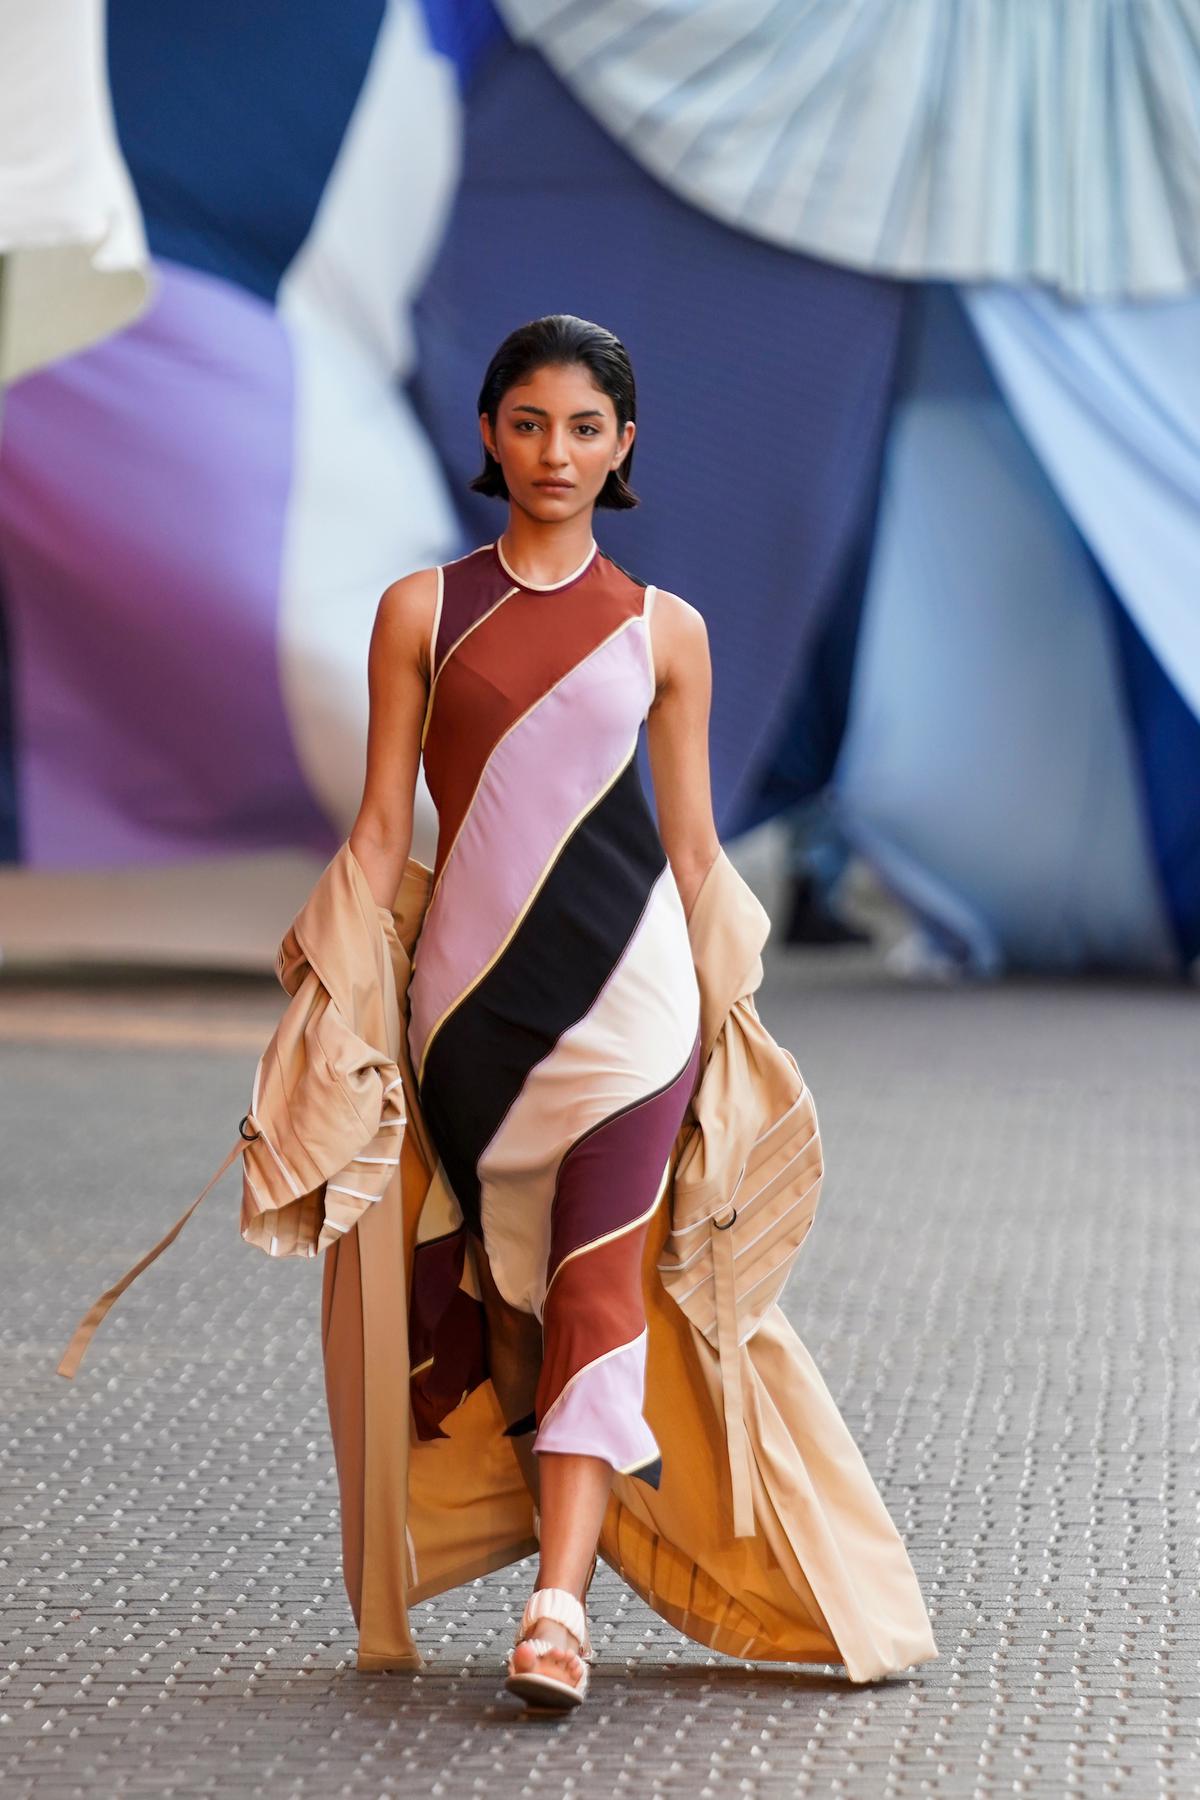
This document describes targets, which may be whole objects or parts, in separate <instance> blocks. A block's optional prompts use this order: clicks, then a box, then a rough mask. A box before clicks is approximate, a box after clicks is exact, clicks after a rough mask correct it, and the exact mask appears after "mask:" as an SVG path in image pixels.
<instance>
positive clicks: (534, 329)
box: [470, 313, 638, 510]
mask: <svg viewBox="0 0 1200 1800" xmlns="http://www.w3.org/2000/svg"><path fill="white" fill-rule="evenodd" d="M571 363H581V364H582V365H583V367H584V368H585V369H586V370H587V371H588V374H589V375H590V376H591V378H592V380H593V381H594V382H595V384H596V386H597V387H598V388H599V389H600V391H601V392H602V393H605V394H607V395H608V397H609V399H610V400H611V401H612V403H613V406H614V408H615V409H616V414H617V430H618V431H622V430H624V428H625V425H626V424H627V422H628V421H629V420H630V419H632V420H634V421H635V423H636V420H637V394H636V391H635V389H634V384H633V367H632V364H631V363H630V361H629V353H628V351H627V350H626V348H625V346H624V344H623V343H622V342H621V340H620V338H618V337H614V335H613V333H612V332H611V331H606V330H605V329H604V327H603V325H593V324H592V323H591V322H590V321H589V320H587V319H577V318H576V317H575V315H574V314H573V313H548V314H547V315H546V317H545V318H543V319H531V320H530V322H529V324H528V325H519V326H518V327H517V329H516V330H515V331H510V332H509V334H508V336H507V337H506V338H505V340H504V342H503V343H502V344H501V346H500V348H499V349H498V350H497V352H496V354H495V355H494V356H493V358H492V360H491V362H490V363H489V364H488V367H487V374H486V375H485V376H484V378H483V386H482V387H481V388H480V390H479V404H478V407H477V408H476V411H477V412H478V413H486V414H487V416H488V418H489V419H490V420H491V424H492V430H493V431H494V430H495V429H496V414H497V412H498V411H499V409H500V402H501V400H503V398H504V396H505V394H507V392H508V390H509V388H511V387H516V386H517V385H518V384H519V383H520V382H522V381H527V380H528V379H529V377H530V376H531V375H532V374H533V373H534V371H535V370H536V369H544V368H546V367H547V366H548V365H555V364H557V365H559V366H563V365H569V364H571ZM633 448H634V447H633V445H632V444H631V445H630V446H629V449H628V450H627V452H626V453H625V457H624V459H623V461H622V462H621V465H620V467H619V468H616V469H610V470H609V472H608V479H607V480H606V481H605V483H604V486H603V487H602V488H601V489H600V492H599V493H598V494H597V496H596V505H597V506H610V507H613V508H614V509H616V510H624V509H625V508H626V507H630V506H636V505H637V504H638V497H637V495H636V494H635V493H634V491H633V489H632V488H631V487H630V486H629V484H628V481H627V480H626V477H627V476H628V474H629V469H630V465H631V463H632V462H633ZM470 486H471V488H472V489H473V490H474V492H475V493H477V494H488V495H490V496H492V497H493V498H495V499H497V500H507V499H508V486H507V484H506V482H505V480H504V471H503V470H502V469H501V467H500V464H499V463H498V462H497V461H496V458H495V457H494V456H493V455H492V454H491V452H490V451H489V450H486V449H485V450H484V453H483V469H482V471H481V472H480V473H479V474H478V475H477V476H476V477H475V479H474V481H472V482H471V484H470Z"/></svg>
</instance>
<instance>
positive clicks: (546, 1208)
mask: <svg viewBox="0 0 1200 1800" xmlns="http://www.w3.org/2000/svg"><path fill="white" fill-rule="evenodd" d="M479 415H480V419H479V423H480V431H481V434H482V438H483V446H484V452H485V466H484V471H483V473H482V474H481V475H480V476H479V478H478V479H477V480H476V481H475V482H474V483H473V485H474V487H475V488H476V489H478V490H479V491H481V492H483V493H487V494H491V495H495V496H496V497H498V498H501V499H506V500H507V501H508V521H507V525H506V526H505V529H504V531H503V532H502V533H501V535H500V536H499V537H498V538H497V540H496V541H495V542H494V543H491V544H486V545H483V546H481V547H480V548H479V549H477V550H475V551H473V552H472V553H471V554H470V555H468V556H465V557H462V558H461V559H459V560H458V561H456V562H453V563H450V564H448V565H446V566H445V567H444V568H440V569H423V570H421V571H419V572H418V573H416V574H413V575H408V576H406V577H404V579H403V580H400V581H397V582H396V583H394V584H393V586H392V587H390V588H389V589H388V591H387V593H386V594H385V595H384V597H383V599H382V601H381V603H380V607H379V614H378V619H377V622H376V627H375V631H374V635H373V638H372V644H371V652H370V663H369V680H370V697H371V717H370V733H369V741H368V751H367V771H366V781H365V786H364V793H363V801H362V806H361V808H360V811H359V814H358V817H357V819H356V821H355V824H354V827H353V830H352V832H351V834H350V843H351V847H352V848H353V850H354V853H355V855H356V856H357V857H358V860H359V862H360V863H361V865H362V868H363V870H364V872H365V873H366V875H367V878H368V881H369V882H370V886H371V890H372V893H373V894H374V896H375V898H376V900H377V901H378V902H379V904H380V905H381V906H389V905H390V903H391V900H392V897H393V896H394V895H395V893H396V890H397V885H398V882H399V880H400V876H401V874H402V872H403V869H404V865H405V861H406V859H407V857H408V855H409V848H410V842H411V835H412V813H413V797H414V790H415V785H416V780H417V772H418V763H419V759H420V758H421V757H422V755H423V757H424V767H425V774H426V780H427V783H428V786H429V791H430V793H431V795H432V797H433V800H434V804H435V806H436V808H437V815H438V841H437V852H436V858H435V863H434V869H433V886H432V889H431V897H430V900H429V905H428V908H427V911H426V914H425V919H424V923H423V925H422V929H421V934H420V938H419V940H418V943H417V945H416V948H415V952H414V957H413V967H412V979H411V982H410V986H409V1049H410V1051H411V1055H412V1061H413V1068H414V1071H415V1073H416V1077H417V1082H418V1086H419V1091H420V1096H421V1103H422V1107H423V1109H424V1110H425V1113H426V1116H427V1120H428V1123H429V1126H430V1129H431V1132H432V1135H433V1138H434V1142H435V1144H436V1146H437V1149H438V1152H439V1154H440V1156H441V1159H442V1163H443V1167H444V1169H445V1172H446V1176H447V1178H448V1180H449V1183H450V1186H451V1187H452V1189H453V1191H454V1194H455V1196H456V1198H457V1199H458V1202H459V1204H460V1206H461V1207H462V1211H463V1214H464V1217H465V1218H466V1221H467V1223H468V1226H469V1227H470V1230H471V1233H472V1241H473V1249H474V1252H475V1257H476V1266H477V1273H478V1275H479V1279H480V1286H481V1290H482V1292H483V1295H484V1300H485V1306H486V1311H487V1317H488V1326H489V1339H490V1348H491V1350H492V1353H493V1354H492V1361H493V1379H494V1381H495V1383H496V1386H497V1392H498V1394H499V1395H500V1398H501V1403H502V1405H503V1406H504V1407H505V1410H506V1413H507V1415H508V1434H509V1435H510V1436H512V1437H513V1438H514V1440H515V1441H516V1444H517V1448H518V1453H521V1454H522V1466H523V1467H524V1468H525V1469H526V1472H527V1479H528V1480H529V1482H530V1485H531V1487H532V1489H533V1492H534V1496H535V1499H536V1502H537V1506H538V1511H539V1514H540V1529H539V1544H540V1563H539V1569H538V1576H537V1582H536V1586H535V1589H534V1593H533V1594H532V1596H531V1598H530V1601H529V1604H528V1605H527V1606H526V1609H525V1616H524V1618H523V1621H522V1627H521V1634H520V1639H519V1641H518V1643H517V1645H516V1647H515V1649H514V1651H513V1652H512V1654H511V1655H510V1657H509V1681H508V1685H509V1686H510V1687H511V1688H512V1689H513V1690H514V1691H515V1692H517V1693H519V1694H521V1695H523V1696H524V1697H525V1698H527V1699H529V1700H530V1701H533V1702H535V1703H542V1704H559V1705H567V1706H569V1705H574V1704H576V1703H577V1702H578V1701H579V1700H581V1699H582V1698H583V1695H584V1693H585V1691H586V1686H587V1673H588V1672H587V1666H586V1665H587V1660H588V1659H589V1658H590V1644H589V1640H588V1632H587V1625H586V1620H585V1616H584V1611H583V1606H582V1600H583V1598H584V1597H585V1595H586V1589H587V1584H588V1581H589V1579H590V1572H591V1570H592V1569H593V1568H594V1566H595V1552H596V1543H597V1539H598V1536H599V1532H600V1527H601V1524H602V1522H603V1518H604V1512H605V1507H606V1505H607V1501H608V1494H609V1488H610V1486H611V1483H612V1478H613V1474H614V1471H620V1472H621V1473H625V1474H632V1475H635V1476H638V1477H640V1478H642V1479H644V1480H646V1481H648V1482H651V1483H652V1484H655V1485H656V1484H657V1480H658V1472H659V1466H660V1464H659V1453H658V1446H657V1444H656V1442H655V1439H654V1436H653V1434H652V1432H651V1431H650V1428H649V1426H648V1425H647V1423H646V1420H645V1418H644V1416H643V1401H644V1394H643V1389H644V1378H645V1352H646V1318H645V1310H644V1300H643V1294H642V1274H641V1265H642V1248H643V1241H644V1238H645V1232H646V1227H647V1224H648V1221H649V1219H650V1216H651V1214H652V1213H653V1211H654V1209H655V1206H656V1205H657V1203H658V1202H659V1200H660V1199H661V1197H662V1194H663V1191H664V1188H665V1184H666V1177H667V1172H668V1160H669V1156H670V1151H671V1148H672V1145H673V1143H674V1140H675V1137H676V1134H677V1132H678V1130H679V1127H680V1124H681V1123H682V1120H683V1115H684V1112H685V1109H686V1107H687V1104H688V1101H689V1100H690V1098H691V1096H692V1092H693V1090H694V1088H695V1084H696V1079H697V1075H698V1072H699V1058H700V1043H699V994H698V989H697V984H696V977H695V973H694V969H693V964H692V955H691V948H690V945H689V941H688V933H687V912H688V910H689V909H690V906H691V903H692V901H693V900H694V898H695V895H696V893H697V891H698V890H699V887H700V884H701V882H702V881H703V878H704V876H705V874H706V873H707V871H708V869H709V867H710V865H711V863H712V861H713V858H714V857H715V856H716V855H717V852H718V850H719V847H720V846H719V840H718V837H717V833H716V827H715V825H714V822H713V813H712V800H711V791H710V785H709V770H708V710H709V694H710V685H711V675H710V667H709V658H708V642H707V634H706V631H705V627H704V622H703V620H702V618H701V616H700V614H699V613H697V612H696V611H695V609H694V608H692V607H691V606H689V605H688V604H687V603H686V602H685V601H683V600H681V599H680V598H679V597H678V596H677V595H675V594H669V593H665V592H662V591H660V590H656V589H655V588H653V587H647V586H644V585H643V584H642V583H641V582H639V581H637V580H635V579H634V578H633V577H632V576H630V575H628V574H626V573H625V572H624V571H623V570H622V569H621V568H619V567H618V566H617V564H616V563H614V562H613V561H612V560H611V559H610V558H609V557H608V556H606V555H605V554H604V552H603V551H602V550H600V549H599V547H598V546H597V544H596V542H595V540H594V538H593V536H592V515H593V512H594V509H595V508H596V507H597V506H601V507H603V506H608V507H617V508H620V507H629V506H633V505H636V503H637V502H636V499H635V497H634V495H633V494H632V492H631V490H630V488H629V485H628V474H629V467H630V461H631V458H632V452H633V441H634V436H635V432H636V422H635V393H634V380H633V372H632V369H631V367H630V364H629V359H628V356H627V355H626V352H625V349H624V347H623V345H622V344H621V343H620V342H619V340H618V339H617V338H615V337H614V336H613V335H612V334H611V332H608V331H605V330H603V329H602V328H601V327H599V326H597V325H593V324H589V323H587V322H585V321H583V320H580V319H576V318H572V317H570V316H563V315H556V316H553V317H549V318H545V319H539V320H536V321H535V322H533V323H532V324H529V325H526V326H523V327H521V329H519V330H518V331H515V332H513V333H512V335H511V336H510V337H508V338H507V339H506V340H505V342H504V343H503V344H502V345H501V346H500V348H499V350H498V351H497V352H496V355H495V356H494V357H493V359H492V362H491V365H490V367H489V368H488V371H487V374H486V376H485V379H484V383H483V388H482V390H481V393H480V396H479ZM643 722H647V729H648V747H649V752H650V761H651V770H652V775H653V780H654V790H655V801H656V807H657V813H658V824H657V826H656V824H655V820H654V817H653V815H652V813H651V810H650V808H649V805H648V803H647V799H646V796H645V794H644V792H643V788H642V784H641V780H640V778H639V774H638V770H637V765H636V761H635V753H636V749H637V740H638V732H639V728H640V726H641V725H642V723H643ZM539 1322H540V1324H539ZM530 1452H532V1454H530Z"/></svg>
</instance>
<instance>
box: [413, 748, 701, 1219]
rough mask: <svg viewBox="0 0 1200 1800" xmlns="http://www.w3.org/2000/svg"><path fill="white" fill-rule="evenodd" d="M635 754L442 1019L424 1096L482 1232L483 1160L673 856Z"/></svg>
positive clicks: (449, 1168)
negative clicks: (496, 953) (492, 957)
mask: <svg viewBox="0 0 1200 1800" xmlns="http://www.w3.org/2000/svg"><path fill="white" fill-rule="evenodd" d="M666 861H667V859H666V854H665V852H664V850H663V847H662V841H661V839H660V838H659V835H658V831H657V829H656V827H655V824H654V820H653V817H652V816H651V813H650V809H649V806H648V805H647V803H646V796H645V792H644V790H643V788H642V783H641V778H640V776H639V774H638V769H637V762H636V759H635V757H632V756H631V757H630V759H629V761H628V763H626V765H625V768H624V769H623V770H622V772H621V774H620V775H619V776H618V777H617V779H616V780H615V781H614V782H613V784H612V786H611V787H610V788H609V789H608V790H607V792H606V793H605V794H603V795H602V796H601V798H600V799H599V800H598V801H597V802H596V804H595V806H594V807H593V808H592V809H591V811H590V812H589V813H587V814H586V816H585V817H584V818H583V819H582V820H581V821H580V823H579V824H578V826H577V827H576V828H575V830H574V831H573V832H572V834H571V836H570V837H569V838H568V840H567V842H566V844H565V845H564V846H563V848H562V850H561V851H560V852H559V855H558V858H557V860H556V861H555V863H554V866H553V868H552V869H551V870H550V873H549V874H548V875H547V876H546V878H545V880H544V881H543V883H542V886H541V889H540V890H539V892H538V894H537V897H536V898H535V900H534V901H533V903H532V905H531V906H530V908H529V911H528V912H527V913H526V914H525V917H524V918H523V919H522V921H521V923H520V925H519V926H518V927H517V930H516V932H515V933H514V934H513V937H512V938H511V940H510V941H509V943H508V944H507V945H506V946H505V948H504V951H503V953H502V954H501V956H500V957H499V959H498V961H497V962H496V963H494V964H493V966H492V967H491V968H490V969H489V970H488V972H487V974H486V975H485V976H484V978H483V980H482V981H480V982H479V983H478V985H477V986H476V987H474V988H473V989H472V990H471V992H470V993H469V994H468V995H467V997H466V998H465V1000H463V1001H462V1002H461V1003H460V1005H459V1006H458V1007H457V1008H456V1009H455V1011H454V1012H452V1013H451V1015H450V1017H449V1018H448V1019H447V1020H446V1021H445V1023H444V1024H443V1025H442V1026H441V1028H440V1029H439V1030H438V1032H437V1035H436V1036H435V1038H434V1040H433V1043H432V1045H431V1047H430V1050H429V1055H428V1057H427V1059H426V1063H425V1072H424V1075H423V1077H422V1080H421V1087H420V1094H421V1106H422V1109H423V1111H424V1114H425V1117H426V1120H427V1121H428V1124H429V1129H430V1132H431V1133H432V1136H433V1141H434V1144H435V1145H436V1146H437V1149H438V1152H439V1154H440V1156H441V1158H442V1162H443V1163H444V1164H445V1168H446V1174H447V1176H448V1177H449V1180H450V1185H451V1187H452V1188H453V1189H454V1193H455V1196H456V1197H457V1199H458V1203H459V1205H460V1206H461V1207H462V1210H463V1216H464V1217H465V1219H466V1221H467V1224H468V1225H469V1226H470V1228H471V1230H472V1231H473V1232H475V1234H476V1236H478V1235H479V1234H480V1223H479V1177H478V1174H477V1173H476V1165H477V1164H478V1161H479V1158H480V1156H481V1155H482V1154H483V1151H484V1149H485V1147H486V1146H487V1144H488V1143H489V1141H490V1140H491V1138H492V1137H493V1136H494V1134H495V1132H496V1130H497V1128H498V1126H499V1125H500V1122H501V1120H502V1119H503V1118H504V1115H505V1113H506V1112H507V1111H508V1109H509V1107H510V1106H511V1105H512V1103H513V1101H514V1100H515V1099H516V1097H517V1095H518V1094H519V1093H520V1091H521V1088H522V1087H523V1085H524V1083H525V1079H526V1077H527V1075H528V1074H529V1071H530V1069H532V1068H533V1066H534V1064H535V1063H539V1062H541V1060H542V1058H543V1057H544V1056H546V1055H548V1053H549V1052H550V1051H551V1050H552V1049H553V1047H554V1045H555V1044H556V1043H557V1041H558V1039H559V1038H560V1037H561V1035H562V1033H563V1032H564V1031H566V1030H567V1029H568V1027H570V1026H571V1025H574V1024H575V1023H576V1022H577V1021H578V1020H579V1019H581V1018H582V1017H583V1016H584V1014H585V1013H586V1012H587V1011H588V1009H589V1008H590V1007H591V1006H592V1005H593V1004H594V1002H595V1000H596V996H597V995H598V994H599V992H600V990H601V988H602V987H603V986H604V983H605V982H606V981H607V979H608V977H609V975H611V973H612V971H613V968H614V967H615V965H616V963H617V961H618V959H619V957H620V955H621V952H622V951H623V950H624V948H625V946H626V944H627V943H628V942H629V939H630V938H631V937H632V935H633V932H634V929H635V928H636V926H637V923H638V920H639V919H640V918H641V916H642V913H643V912H644V911H645V908H646V902H647V900H648V899H649V897H650V892H651V889H652V888H653V886H654V884H655V882H656V881H657V880H658V878H659V876H660V875H661V874H662V872H663V869H664V868H665V867H666Z"/></svg>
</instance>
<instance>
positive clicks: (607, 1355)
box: [538, 1325, 650, 1437]
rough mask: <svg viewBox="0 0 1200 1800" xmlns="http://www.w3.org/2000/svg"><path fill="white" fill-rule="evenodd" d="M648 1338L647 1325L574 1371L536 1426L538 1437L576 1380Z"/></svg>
mask: <svg viewBox="0 0 1200 1800" xmlns="http://www.w3.org/2000/svg"><path fill="white" fill-rule="evenodd" d="M649 1338H650V1327H649V1325H647V1326H645V1327H644V1329H643V1330H641V1331H639V1332H638V1334H637V1336H636V1337H635V1338H630V1339H629V1341H628V1343H624V1344H614V1345H613V1347H612V1349H611V1350H606V1351H605V1352H604V1354H603V1355H602V1356H594V1357H593V1358H592V1360H591V1362H589V1363H584V1365H583V1367H582V1369H576V1371H575V1373H574V1374H573V1375H572V1376H571V1379H570V1380H569V1381H568V1382H567V1383H566V1384H565V1385H564V1386H563V1387H562V1389H561V1390H560V1391H559V1394H558V1397H557V1399H556V1400H555V1402H554V1404H553V1406H552V1407H551V1408H550V1410H549V1412H548V1413H547V1414H546V1415H545V1417H544V1418H543V1420H542V1422H541V1424H540V1425H539V1426H538V1436H539V1437H540V1436H541V1435H542V1432H543V1431H545V1429H546V1427H547V1425H548V1424H549V1423H550V1421H551V1419H552V1418H553V1417H554V1415H555V1413H556V1412H557V1411H558V1409H559V1407H560V1406H561V1405H562V1403H563V1401H564V1400H565V1399H566V1397H567V1395H568V1394H569V1393H570V1391H571V1389H572V1388H573V1387H574V1386H575V1383H576V1382H577V1381H578V1380H580V1378H581V1377H582V1376H584V1375H586V1374H587V1372H588V1370H589V1369H598V1368H599V1367H600V1364H601V1363H603V1362H609V1361H610V1360H611V1359H612V1358H613V1357H614V1356H620V1354H621V1352H622V1350H632V1349H633V1347H634V1345H635V1344H640V1343H642V1342H643V1340H645V1341H646V1342H649Z"/></svg>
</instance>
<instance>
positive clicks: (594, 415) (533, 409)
mask: <svg viewBox="0 0 1200 1800" xmlns="http://www.w3.org/2000/svg"><path fill="white" fill-rule="evenodd" d="M513 411H514V412H528V413H536V414H537V416H538V418H539V419H548V418H549V417H550V414H549V413H548V412H547V411H546V409H545V407H544V406H527V405H525V404H524V402H522V403H521V404H520V405H519V406H514V407H513ZM571 417H572V418H573V419H602V418H603V417H604V414H603V413H602V412H601V410H600V408H599V407H598V406H593V407H590V408H589V409H588V410H587V411H586V412H573V413H572V414H571Z"/></svg>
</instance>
